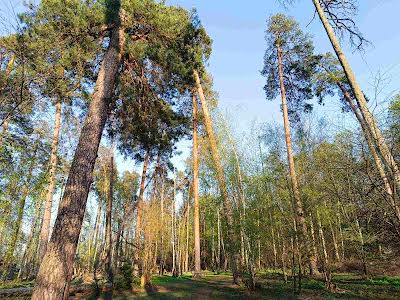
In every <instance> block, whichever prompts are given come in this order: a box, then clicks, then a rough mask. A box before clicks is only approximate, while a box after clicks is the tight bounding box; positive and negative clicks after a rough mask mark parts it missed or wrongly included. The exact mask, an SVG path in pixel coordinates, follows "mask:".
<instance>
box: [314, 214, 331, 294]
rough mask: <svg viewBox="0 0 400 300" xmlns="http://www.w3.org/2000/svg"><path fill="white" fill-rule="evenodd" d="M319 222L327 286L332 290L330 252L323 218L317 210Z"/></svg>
mask: <svg viewBox="0 0 400 300" xmlns="http://www.w3.org/2000/svg"><path fill="white" fill-rule="evenodd" d="M317 222H318V231H319V237H320V239H321V244H322V252H323V255H324V275H325V284H326V286H327V288H328V289H329V290H330V289H331V288H332V276H331V269H330V264H329V256H328V252H327V250H326V243H325V236H324V231H323V229H322V224H321V218H320V215H319V212H318V210H317Z"/></svg>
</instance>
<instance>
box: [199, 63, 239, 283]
mask: <svg viewBox="0 0 400 300" xmlns="http://www.w3.org/2000/svg"><path fill="white" fill-rule="evenodd" d="M194 78H195V80H196V88H197V92H198V94H199V97H200V101H201V106H202V108H203V115H204V124H205V127H206V131H207V135H208V139H209V142H210V148H211V154H212V157H213V161H214V164H215V169H216V172H217V180H218V185H219V188H220V191H221V193H222V198H223V205H224V214H225V218H226V222H227V231H228V232H227V234H228V236H229V240H228V248H229V252H230V261H231V269H232V273H233V281H234V283H236V284H239V283H240V281H241V278H240V274H239V269H238V266H239V258H240V255H239V251H238V250H237V247H238V245H239V239H238V237H237V234H236V232H235V230H234V228H233V224H234V223H233V222H234V221H233V210H232V205H231V202H230V200H229V197H228V190H227V188H226V182H225V175H224V170H223V168H222V165H221V159H220V156H219V152H218V147H217V142H216V139H215V136H214V131H213V128H212V123H211V117H210V113H209V110H208V106H207V102H206V98H205V96H204V93H203V88H202V86H201V82H200V78H199V75H198V73H197V71H194Z"/></svg>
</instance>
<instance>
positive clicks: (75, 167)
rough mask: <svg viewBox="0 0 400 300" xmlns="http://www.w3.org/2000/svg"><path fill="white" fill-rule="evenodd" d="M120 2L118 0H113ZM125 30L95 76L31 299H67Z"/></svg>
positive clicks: (119, 31) (115, 33)
mask: <svg viewBox="0 0 400 300" xmlns="http://www.w3.org/2000/svg"><path fill="white" fill-rule="evenodd" d="M114 2H115V3H116V4H119V1H118V0H115V1H114ZM123 45H124V30H123V28H121V26H115V28H114V29H113V31H112V33H111V37H110V44H109V47H108V49H107V51H106V53H105V55H104V58H103V62H102V64H101V67H100V70H99V74H98V76H97V80H96V86H95V91H94V93H93V97H92V101H91V102H90V105H89V109H88V115H87V117H86V120H85V123H84V125H83V127H82V131H81V135H80V138H79V143H78V146H77V149H76V151H75V156H74V159H73V161H72V165H71V169H70V172H69V176H68V181H67V184H66V186H65V191H64V195H63V198H62V201H61V203H60V206H59V209H58V214H57V219H56V222H55V225H54V229H53V233H52V235H51V239H50V243H49V244H48V246H47V250H46V254H45V255H44V257H43V260H42V264H41V265H40V269H39V273H38V276H37V278H36V283H35V288H34V291H33V295H32V299H34V300H40V299H48V300H52V299H57V300H59V299H67V298H68V294H69V291H68V290H69V282H70V280H71V276H72V272H73V265H74V258H75V251H76V247H77V244H78V239H79V234H80V231H81V227H82V221H83V217H84V214H85V208H86V201H87V196H88V193H89V189H90V185H91V183H92V180H93V179H92V174H93V168H94V164H95V161H96V157H97V151H98V147H99V143H100V139H101V135H102V132H103V129H104V125H105V122H106V120H107V116H108V111H109V104H110V100H111V99H112V97H113V94H114V84H115V79H116V77H117V72H118V67H119V64H120V61H121V57H122V48H123Z"/></svg>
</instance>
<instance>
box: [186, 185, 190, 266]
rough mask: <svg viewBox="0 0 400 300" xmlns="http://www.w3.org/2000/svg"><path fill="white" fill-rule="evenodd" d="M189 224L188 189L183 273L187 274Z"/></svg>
mask: <svg viewBox="0 0 400 300" xmlns="http://www.w3.org/2000/svg"><path fill="white" fill-rule="evenodd" d="M189 224H190V189H189V193H188V200H187V207H186V249H185V250H186V251H185V272H189V231H190V229H189Z"/></svg>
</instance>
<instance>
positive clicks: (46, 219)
mask: <svg viewBox="0 0 400 300" xmlns="http://www.w3.org/2000/svg"><path fill="white" fill-rule="evenodd" d="M55 107H56V115H55V123H54V131H53V142H52V145H51V154H50V171H49V185H48V187H47V195H46V202H45V206H44V215H43V221H42V228H41V231H40V241H39V261H41V260H42V258H43V255H44V254H45V252H46V248H47V243H48V241H49V235H50V220H51V208H52V203H53V194H54V186H55V183H56V175H57V152H58V140H59V135H60V127H61V99H60V97H58V101H57V103H56V106H55Z"/></svg>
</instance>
